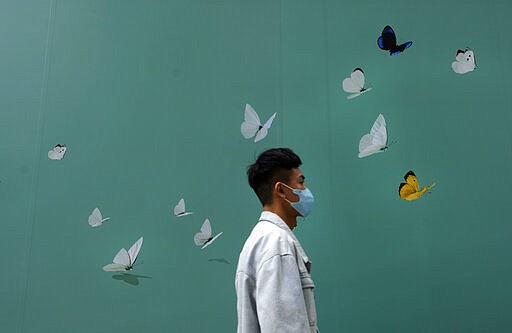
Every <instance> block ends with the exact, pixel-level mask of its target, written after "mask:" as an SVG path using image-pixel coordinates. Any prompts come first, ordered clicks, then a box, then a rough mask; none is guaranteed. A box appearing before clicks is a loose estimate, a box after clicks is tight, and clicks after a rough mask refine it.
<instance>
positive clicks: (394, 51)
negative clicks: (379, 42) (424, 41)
mask: <svg viewBox="0 0 512 333" xmlns="http://www.w3.org/2000/svg"><path fill="white" fill-rule="evenodd" d="M411 45H412V42H406V43H403V44H401V45H398V46H396V47H395V48H392V49H391V50H390V51H389V52H390V54H391V55H395V54H398V53H402V52H404V51H405V49H408V48H409V47H411Z"/></svg>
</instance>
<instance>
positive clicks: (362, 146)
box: [358, 134, 379, 158]
mask: <svg viewBox="0 0 512 333" xmlns="http://www.w3.org/2000/svg"><path fill="white" fill-rule="evenodd" d="M372 142H373V137H372V135H371V134H365V135H363V137H362V138H361V140H360V141H359V155H358V157H359V158H363V157H366V156H369V155H371V154H374V153H376V152H377V151H378V150H379V149H378V148H377V147H376V146H374V145H373V143H372Z"/></svg>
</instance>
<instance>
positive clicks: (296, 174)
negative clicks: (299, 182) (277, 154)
mask: <svg viewBox="0 0 512 333" xmlns="http://www.w3.org/2000/svg"><path fill="white" fill-rule="evenodd" d="M291 178H296V179H305V178H306V176H304V174H303V173H302V171H300V169H299V168H293V169H292V175H291Z"/></svg>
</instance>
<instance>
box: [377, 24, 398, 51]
mask: <svg viewBox="0 0 512 333" xmlns="http://www.w3.org/2000/svg"><path fill="white" fill-rule="evenodd" d="M377 45H378V46H379V48H380V49H382V50H391V49H393V48H396V35H395V32H394V31H393V28H391V27H390V26H389V25H387V26H385V27H384V29H383V30H382V34H381V36H380V37H379V38H378V39H377Z"/></svg>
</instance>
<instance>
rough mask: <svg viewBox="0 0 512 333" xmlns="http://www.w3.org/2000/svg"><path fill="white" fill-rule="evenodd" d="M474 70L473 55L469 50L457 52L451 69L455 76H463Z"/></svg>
mask: <svg viewBox="0 0 512 333" xmlns="http://www.w3.org/2000/svg"><path fill="white" fill-rule="evenodd" d="M475 68H476V61H475V55H474V54H473V51H472V50H471V49H470V48H466V49H465V50H458V51H457V55H456V56H455V61H454V62H452V69H453V71H454V72H455V73H457V74H465V73H467V72H471V71H473V70H474V69H475Z"/></svg>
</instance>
